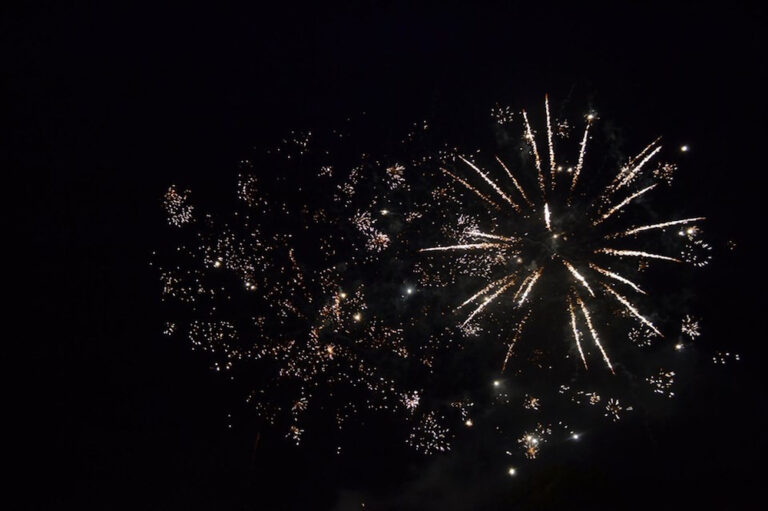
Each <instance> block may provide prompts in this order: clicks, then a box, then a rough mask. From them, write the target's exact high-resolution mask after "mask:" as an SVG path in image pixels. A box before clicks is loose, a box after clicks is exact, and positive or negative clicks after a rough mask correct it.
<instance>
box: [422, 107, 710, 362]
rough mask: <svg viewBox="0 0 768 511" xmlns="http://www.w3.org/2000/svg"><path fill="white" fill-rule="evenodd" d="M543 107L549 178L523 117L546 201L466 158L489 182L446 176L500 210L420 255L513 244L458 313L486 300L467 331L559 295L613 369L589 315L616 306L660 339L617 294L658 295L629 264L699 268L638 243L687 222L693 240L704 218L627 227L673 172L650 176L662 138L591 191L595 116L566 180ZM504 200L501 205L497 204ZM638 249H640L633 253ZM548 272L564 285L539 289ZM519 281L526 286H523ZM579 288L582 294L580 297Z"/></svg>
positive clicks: (573, 322) (457, 172)
mask: <svg viewBox="0 0 768 511" xmlns="http://www.w3.org/2000/svg"><path fill="white" fill-rule="evenodd" d="M544 110H545V124H546V143H547V150H548V164H549V165H548V166H549V169H548V170H549V172H544V168H543V167H544V163H543V161H542V159H543V158H542V155H541V154H540V152H539V149H538V145H537V140H536V135H535V133H534V131H533V129H532V123H531V121H530V119H529V115H528V113H527V112H526V111H523V112H522V119H523V127H522V133H523V139H524V140H525V142H526V144H527V146H528V149H529V151H530V154H531V156H532V160H533V165H532V166H533V169H532V175H534V176H535V183H536V184H537V186H538V194H536V193H533V194H531V193H530V190H529V193H526V192H525V191H524V187H523V186H522V185H521V183H520V181H518V179H516V178H515V177H514V175H513V172H512V171H510V165H508V164H507V163H505V162H504V160H503V159H502V158H501V157H499V156H498V155H497V156H496V157H495V159H496V160H497V161H498V162H499V163H501V166H502V168H503V170H504V173H503V174H502V175H500V176H498V178H503V177H504V176H505V175H506V177H507V178H508V181H507V183H509V184H508V185H501V184H499V183H501V181H498V182H497V181H496V180H494V178H493V176H492V175H491V173H490V171H486V170H484V169H483V166H482V165H481V164H480V163H478V162H477V161H475V162H471V161H470V160H469V159H467V158H466V157H464V156H459V157H458V159H459V161H460V162H462V163H464V164H465V165H466V166H467V167H469V169H470V170H471V171H473V172H474V174H475V175H476V176H479V177H480V178H481V180H482V182H480V183H478V184H477V185H474V184H472V183H471V182H470V177H471V176H470V175H469V174H466V173H465V175H466V176H467V177H466V179H465V178H464V177H463V176H462V175H461V172H462V169H461V167H460V166H457V167H456V168H455V169H453V170H444V172H445V173H446V174H447V175H450V176H451V177H452V178H453V180H454V181H455V182H458V183H461V184H462V186H463V187H464V188H465V189H467V190H470V191H472V192H473V194H474V195H475V197H479V198H481V199H482V200H483V202H484V203H485V204H486V205H489V204H492V208H489V209H488V213H489V215H487V217H486V218H487V219H488V220H487V222H488V223H487V224H486V225H484V226H481V228H478V229H475V230H473V231H470V232H469V233H467V236H465V238H464V239H463V243H456V244H446V245H439V246H433V247H425V248H422V249H421V252H422V253H427V252H430V253H446V255H450V254H453V253H459V254H461V255H463V254H462V253H463V252H469V251H473V252H482V251H492V250H493V251H498V249H499V248H501V247H504V246H505V245H506V247H507V248H509V249H513V250H510V252H509V253H510V254H512V253H513V252H514V256H512V255H510V259H509V260H508V261H506V262H507V264H506V265H501V272H503V273H501V274H499V273H497V274H496V275H493V274H491V275H489V277H490V279H489V283H488V284H486V286H485V287H483V288H481V289H480V291H478V292H477V293H476V294H474V295H472V297H471V298H469V299H468V300H466V301H465V302H464V303H462V304H461V306H460V307H459V309H460V308H461V307H463V306H464V305H466V304H468V303H472V302H474V301H476V300H481V303H480V304H479V305H478V306H477V307H476V308H475V309H474V310H472V311H470V312H469V314H468V315H467V316H466V317H465V318H464V320H463V321H462V324H463V325H466V324H467V323H469V322H470V321H472V320H474V319H476V318H477V317H478V316H482V315H483V314H486V313H488V312H489V311H491V310H494V309H498V308H499V307H503V306H507V305H506V304H509V306H511V308H512V309H513V310H514V309H515V308H519V307H521V306H522V305H523V304H525V303H528V302H530V301H531V300H533V301H534V302H535V301H541V300H542V299H543V298H547V299H548V300H549V299H552V298H553V297H556V296H559V297H560V298H561V299H562V300H563V302H564V303H565V304H566V307H565V310H567V311H568V315H569V317H568V323H569V326H570V330H571V332H572V334H573V338H574V343H575V345H576V348H577V350H578V352H579V356H580V357H579V358H580V359H581V361H582V364H583V366H584V368H585V369H586V368H587V367H588V363H587V356H586V354H585V352H584V349H583V339H584V336H583V334H582V333H581V332H580V327H581V325H582V324H584V325H585V326H586V329H587V331H588V333H589V336H590V337H591V338H592V340H593V342H594V344H595V346H596V347H597V348H598V351H599V352H600V355H601V357H602V359H603V361H604V363H605V365H606V367H607V368H608V369H609V370H611V371H613V366H612V363H611V360H610V358H609V356H608V351H609V350H608V348H607V347H606V346H604V344H603V342H602V341H601V336H600V334H599V330H600V329H601V325H600V324H598V323H595V321H594V320H593V317H592V316H593V315H592V313H591V312H590V309H592V308H593V307H599V308H605V307H611V302H612V303H613V304H615V305H616V306H618V307H619V308H620V309H623V310H624V312H625V313H627V314H628V315H629V316H631V317H633V318H634V319H635V320H637V321H638V322H639V323H640V324H641V325H642V326H644V327H646V328H648V329H650V330H651V331H652V332H653V333H654V334H656V335H657V336H659V337H663V334H662V331H661V329H660V328H659V327H657V326H656V325H655V324H654V323H653V322H652V321H651V320H650V319H649V317H648V315H647V314H645V313H643V312H641V310H640V307H639V306H638V305H636V304H635V303H633V300H632V299H631V298H629V297H628V296H626V295H625V294H624V291H622V290H621V289H619V287H623V288H624V289H626V290H627V291H629V292H630V293H634V294H636V295H641V296H642V297H644V298H645V297H646V296H647V295H649V294H650V293H648V291H647V290H644V289H643V288H641V287H640V285H639V284H638V283H637V282H639V278H638V268H637V266H632V265H631V263H630V262H629V261H630V260H632V259H637V260H640V261H642V263H643V264H644V265H645V264H648V263H650V262H653V261H665V262H668V263H679V262H681V261H687V262H690V263H692V264H694V265H696V266H701V260H702V258H701V257H698V258H695V257H694V256H693V255H691V253H690V250H688V251H687V252H686V251H685V250H684V251H683V256H681V257H679V258H678V257H675V256H674V255H671V254H669V255H668V254H664V253H657V252H656V251H649V250H646V249H645V246H647V245H648V242H647V240H643V239H638V238H637V237H638V236H639V235H646V236H647V235H650V233H653V232H656V233H659V232H660V233H662V234H665V233H667V228H671V227H677V226H684V225H688V227H687V231H686V232H689V231H690V233H694V232H696V231H695V227H691V226H690V224H692V223H693V222H700V221H703V220H704V218H703V217H691V218H684V219H680V220H676V219H674V220H669V221H664V222H654V223H647V224H644V225H637V224H635V225H634V226H631V225H630V226H629V227H627V226H625V225H624V224H625V222H626V221H623V218H624V217H629V218H631V219H633V218H635V217H636V216H637V215H625V214H623V213H625V212H626V210H628V209H631V208H632V207H633V205H634V204H637V203H638V202H639V201H640V200H641V199H642V200H645V199H646V197H649V196H651V192H652V191H654V189H655V188H656V187H657V185H658V182H653V181H654V180H660V179H663V178H665V177H666V176H667V174H666V173H658V172H656V173H652V172H649V171H647V169H648V168H649V166H650V164H651V162H653V161H654V159H655V158H657V157H658V156H659V155H660V153H661V150H662V146H661V145H660V139H656V140H654V141H653V142H651V143H650V144H648V145H647V146H646V147H645V148H644V149H643V150H642V151H640V153H638V154H637V155H636V156H634V157H633V158H630V159H629V160H628V161H627V163H626V164H624V165H622V166H620V167H619V169H618V171H617V172H616V173H615V175H614V176H612V177H610V178H609V179H607V180H606V182H605V184H604V185H603V186H602V187H597V189H596V190H594V192H593V191H592V190H593V188H594V187H593V188H589V187H586V186H580V182H581V181H583V179H582V180H580V177H582V176H584V175H586V173H589V172H590V165H589V161H590V160H589V157H590V155H589V151H588V147H589V145H590V137H591V130H593V127H594V125H595V123H596V121H597V116H596V114H594V113H590V114H589V115H587V116H586V118H585V123H584V129H583V134H582V136H581V139H580V142H579V144H578V147H577V152H576V156H575V159H576V164H575V166H572V167H569V169H571V171H570V176H563V175H561V173H559V172H558V170H557V169H558V168H562V166H561V165H558V162H561V161H567V159H568V156H563V155H558V154H556V148H555V145H554V142H553V129H552V121H551V118H550V104H549V98H548V97H547V98H546V99H545V109H544ZM559 147H560V146H558V148H559ZM517 174H518V175H519V174H520V173H519V172H518V173H517ZM498 178H497V179H498ZM593 178H596V176H590V180H589V181H590V182H594V181H596V180H597V179H593ZM568 181H570V182H568ZM649 181H650V182H649ZM483 182H484V183H485V186H487V187H488V189H489V190H488V192H484V190H483V189H482V186H483ZM505 186H506V189H505ZM489 194H490V195H489ZM621 194H624V197H623V198H617V197H620V195H621ZM491 197H493V198H491ZM498 199H501V200H499V201H498V202H497V201H496V200H498ZM460 207H462V206H460ZM463 207H467V208H469V209H475V206H474V205H468V204H466V202H465V203H464V204H463ZM601 240H615V241H622V244H621V245H616V246H605V245H603V242H602V241H601ZM633 242H635V244H636V245H637V248H632V246H631V244H632V243H633ZM458 257H461V256H457V258H458ZM512 257H515V258H516V259H522V260H524V261H528V264H526V265H514V264H511V263H512ZM558 265H559V266H561V267H564V268H565V270H566V273H565V274H563V273H562V272H557V271H555V269H556V267H557V266H558ZM549 273H551V274H552V275H553V276H556V277H557V281H556V285H555V286H553V285H552V283H551V282H550V283H549V284H548V285H547V286H546V290H544V289H541V290H539V291H537V290H536V284H537V283H538V282H539V281H540V279H542V278H544V277H545V276H547V275H548V274H549ZM632 275H634V277H633V276H632ZM549 280H550V281H551V280H552V279H549ZM517 282H519V284H517V285H516V286H515V283H517ZM513 286H514V287H513ZM577 289H578V290H579V291H581V292H577ZM582 293H583V294H584V296H583V297H582ZM545 294H546V296H545ZM646 302H648V300H644V303H646ZM526 314H527V313H526ZM522 323H523V321H519V324H522ZM515 339H517V336H515ZM508 358H509V355H507V357H506V359H505V362H504V364H503V366H502V367H506V365H507V362H508Z"/></svg>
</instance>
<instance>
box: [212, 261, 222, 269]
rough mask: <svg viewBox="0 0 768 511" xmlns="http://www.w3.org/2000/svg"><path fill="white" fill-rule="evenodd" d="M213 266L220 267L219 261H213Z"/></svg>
mask: <svg viewBox="0 0 768 511" xmlns="http://www.w3.org/2000/svg"><path fill="white" fill-rule="evenodd" d="M213 267H214V268H220V267H221V261H216V262H214V263H213Z"/></svg>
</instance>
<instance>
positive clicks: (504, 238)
mask: <svg viewBox="0 0 768 511" xmlns="http://www.w3.org/2000/svg"><path fill="white" fill-rule="evenodd" d="M467 234H469V235H470V236H477V237H480V238H488V239H492V240H499V241H508V242H510V243H516V242H518V241H520V240H519V239H518V238H510V237H508V236H500V235H498V234H488V233H485V232H480V231H469V232H468V233H467Z"/></svg>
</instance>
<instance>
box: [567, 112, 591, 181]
mask: <svg viewBox="0 0 768 511" xmlns="http://www.w3.org/2000/svg"><path fill="white" fill-rule="evenodd" d="M591 120H592V119H591V118H587V121H588V122H587V125H586V126H585V127H584V137H583V138H582V139H581V146H580V147H579V160H578V163H577V164H576V170H574V172H573V179H572V180H571V193H573V190H574V189H575V188H576V182H577V181H578V180H579V174H581V169H582V167H583V166H584V155H585V154H586V152H587V140H588V139H589V127H590V126H591V125H592V123H591Z"/></svg>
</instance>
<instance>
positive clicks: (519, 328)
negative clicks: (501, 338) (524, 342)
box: [501, 311, 530, 374]
mask: <svg viewBox="0 0 768 511" xmlns="http://www.w3.org/2000/svg"><path fill="white" fill-rule="evenodd" d="M528 316H530V311H528V313H527V314H526V315H525V316H523V318H522V319H521V320H520V321H518V323H517V326H516V327H515V332H514V333H513V334H512V341H511V342H510V343H509V347H508V348H507V355H506V356H505V357H504V363H503V364H502V365H501V372H502V374H503V373H504V371H505V370H506V369H507V362H508V361H509V358H510V357H511V356H512V350H513V348H514V347H515V344H516V343H517V341H518V340H519V339H520V335H521V334H522V332H523V327H524V326H525V322H526V321H528Z"/></svg>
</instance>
